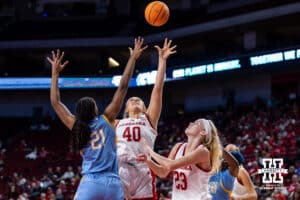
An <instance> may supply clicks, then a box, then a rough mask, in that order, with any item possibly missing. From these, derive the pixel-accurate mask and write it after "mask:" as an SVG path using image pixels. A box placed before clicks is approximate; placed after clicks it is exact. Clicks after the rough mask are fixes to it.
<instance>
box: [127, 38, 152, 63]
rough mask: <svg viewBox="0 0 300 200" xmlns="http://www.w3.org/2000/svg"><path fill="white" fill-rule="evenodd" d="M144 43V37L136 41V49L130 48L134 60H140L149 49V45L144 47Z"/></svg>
mask: <svg viewBox="0 0 300 200" xmlns="http://www.w3.org/2000/svg"><path fill="white" fill-rule="evenodd" d="M143 43H144V39H143V38H142V37H138V38H135V39H134V48H133V49H132V48H131V47H129V52H130V56H131V57H133V58H134V59H138V58H139V57H140V55H141V53H142V52H143V51H144V50H145V49H146V48H147V47H148V46H147V45H146V46H144V47H142V46H143Z"/></svg>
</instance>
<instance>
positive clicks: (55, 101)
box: [50, 98, 59, 108]
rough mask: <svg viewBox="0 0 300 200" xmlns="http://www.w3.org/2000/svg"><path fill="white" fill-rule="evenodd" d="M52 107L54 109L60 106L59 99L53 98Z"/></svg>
mask: <svg viewBox="0 0 300 200" xmlns="http://www.w3.org/2000/svg"><path fill="white" fill-rule="evenodd" d="M50 100H51V105H52V107H53V108H55V107H57V106H58V103H59V102H58V100H57V99H54V98H51V99H50Z"/></svg>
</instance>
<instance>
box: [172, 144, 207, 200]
mask: <svg viewBox="0 0 300 200" xmlns="http://www.w3.org/2000/svg"><path fill="white" fill-rule="evenodd" d="M185 149H186V143H184V144H182V145H180V146H179V147H178V150H177V152H176V155H175V159H178V158H181V157H183V156H184V154H185ZM209 177H210V172H207V171H204V170H201V169H200V168H198V167H197V166H196V165H192V166H187V167H184V168H180V169H176V170H174V171H173V190H172V200H183V199H184V200H194V199H199V200H210V199H211V195H210V194H209V191H208V180H209Z"/></svg>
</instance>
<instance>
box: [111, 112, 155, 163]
mask: <svg viewBox="0 0 300 200" xmlns="http://www.w3.org/2000/svg"><path fill="white" fill-rule="evenodd" d="M116 134H117V153H118V157H119V160H123V161H134V160H135V159H136V157H137V156H138V155H140V154H143V153H144V148H143V146H142V144H141V143H140V140H141V138H144V139H145V140H146V141H147V143H148V145H149V146H150V147H151V148H152V149H153V148H154V142H155V138H156V136H157V132H156V130H155V129H154V128H153V127H152V125H151V123H150V121H149V120H148V118H147V116H146V115H145V114H143V115H141V116H140V117H139V118H137V119H136V118H125V119H122V120H120V121H119V123H118V124H117V127H116ZM144 165H145V166H147V164H144Z"/></svg>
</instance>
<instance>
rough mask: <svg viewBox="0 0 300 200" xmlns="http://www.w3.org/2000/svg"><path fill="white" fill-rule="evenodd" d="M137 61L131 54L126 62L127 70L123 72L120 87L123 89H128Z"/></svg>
mask: <svg viewBox="0 0 300 200" xmlns="http://www.w3.org/2000/svg"><path fill="white" fill-rule="evenodd" d="M135 62H136V59H135V58H134V57H133V56H130V58H129V60H128V62H127V64H126V67H125V70H124V72H123V74H122V78H121V81H120V85H119V88H120V89H121V90H127V88H128V85H129V81H130V79H131V77H132V74H133V71H134V65H135Z"/></svg>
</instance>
